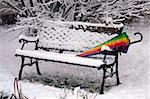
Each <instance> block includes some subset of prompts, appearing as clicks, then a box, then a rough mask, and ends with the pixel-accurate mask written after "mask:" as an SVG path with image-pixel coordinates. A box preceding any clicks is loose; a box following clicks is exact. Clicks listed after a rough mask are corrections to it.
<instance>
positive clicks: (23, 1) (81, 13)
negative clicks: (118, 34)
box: [1, 0, 150, 23]
mask: <svg viewBox="0 0 150 99" xmlns="http://www.w3.org/2000/svg"><path fill="white" fill-rule="evenodd" d="M12 1H13V2H12ZM1 2H3V3H5V4H7V5H10V6H12V7H13V8H14V9H15V10H17V11H18V12H19V15H20V16H25V17H33V16H34V17H35V16H36V17H40V18H41V17H42V18H43V17H45V18H48V19H51V20H65V21H90V22H97V23H99V22H103V21H104V22H108V21H113V22H114V21H122V20H124V19H129V18H132V17H138V18H142V12H144V11H148V10H150V1H149V0H15V1H14V0H2V1H1Z"/></svg>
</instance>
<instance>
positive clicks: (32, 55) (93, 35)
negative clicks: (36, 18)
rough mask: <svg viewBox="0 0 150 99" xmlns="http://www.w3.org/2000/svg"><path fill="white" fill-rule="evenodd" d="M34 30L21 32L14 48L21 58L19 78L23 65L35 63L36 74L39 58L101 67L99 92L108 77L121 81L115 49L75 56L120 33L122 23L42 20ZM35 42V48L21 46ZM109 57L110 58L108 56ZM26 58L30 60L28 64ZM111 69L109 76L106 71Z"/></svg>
mask: <svg viewBox="0 0 150 99" xmlns="http://www.w3.org/2000/svg"><path fill="white" fill-rule="evenodd" d="M39 27H40V28H39V29H38V31H37V33H36V34H37V35H35V37H33V36H27V35H24V34H22V35H20V36H19V42H20V43H22V46H21V48H20V49H17V50H16V54H15V55H16V56H20V57H21V69H20V71H19V76H18V78H19V79H21V75H22V71H23V68H24V66H31V65H33V64H35V66H36V69H37V73H38V74H39V75H41V72H40V70H39V66H38V65H39V63H38V61H39V60H45V61H52V62H59V63H66V64H73V65H76V66H84V67H90V68H95V69H97V70H101V69H102V70H103V79H102V83H101V89H100V94H103V93H104V83H105V79H106V78H107V77H112V76H114V75H116V82H117V85H119V84H120V80H119V74H118V53H119V52H118V51H109V50H105V49H103V50H102V51H101V53H99V54H98V55H94V56H91V57H80V56H77V55H78V54H79V53H82V52H84V51H86V50H88V49H90V48H93V47H95V46H97V45H99V44H100V43H103V42H104V41H106V40H108V39H110V38H112V37H115V36H116V35H119V34H120V33H121V32H122V29H123V24H96V23H85V22H63V21H50V20H45V21H43V22H42V24H41V26H39ZM27 43H35V49H33V50H30V49H24V46H25V44H27ZM109 56H110V57H109ZM25 59H29V60H30V61H28V63H27V62H26V61H25ZM109 70H110V71H111V73H110V75H108V74H107V72H108V71H109Z"/></svg>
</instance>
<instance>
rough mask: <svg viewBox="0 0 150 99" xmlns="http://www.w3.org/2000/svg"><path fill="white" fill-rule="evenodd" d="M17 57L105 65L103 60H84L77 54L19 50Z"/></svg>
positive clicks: (97, 65)
mask: <svg viewBox="0 0 150 99" xmlns="http://www.w3.org/2000/svg"><path fill="white" fill-rule="evenodd" d="M16 55H22V56H28V57H33V58H39V59H46V60H54V61H60V62H67V63H73V64H81V65H88V66H92V67H93V66H96V67H99V66H100V65H102V64H104V62H103V60H102V59H93V58H84V57H79V56H76V54H66V53H65V54H64V53H55V52H47V51H38V50H34V51H32V50H20V49H17V50H16Z"/></svg>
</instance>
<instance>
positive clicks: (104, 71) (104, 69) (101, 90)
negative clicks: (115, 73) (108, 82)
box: [100, 67, 106, 94]
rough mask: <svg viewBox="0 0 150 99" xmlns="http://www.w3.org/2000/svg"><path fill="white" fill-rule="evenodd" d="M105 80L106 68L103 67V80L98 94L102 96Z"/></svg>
mask: <svg viewBox="0 0 150 99" xmlns="http://www.w3.org/2000/svg"><path fill="white" fill-rule="evenodd" d="M105 78H106V68H105V67H103V80H102V84H101V89H100V94H104V84H105Z"/></svg>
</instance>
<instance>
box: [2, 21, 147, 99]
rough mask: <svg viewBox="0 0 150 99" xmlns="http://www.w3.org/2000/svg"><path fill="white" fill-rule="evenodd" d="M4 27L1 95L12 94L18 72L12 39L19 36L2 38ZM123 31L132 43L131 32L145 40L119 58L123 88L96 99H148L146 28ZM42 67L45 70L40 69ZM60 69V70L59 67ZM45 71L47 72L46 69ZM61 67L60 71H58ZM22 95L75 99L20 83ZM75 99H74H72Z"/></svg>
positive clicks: (53, 69)
mask: <svg viewBox="0 0 150 99" xmlns="http://www.w3.org/2000/svg"><path fill="white" fill-rule="evenodd" d="M6 29H7V28H6V27H0V91H4V92H6V93H10V94H11V93H12V92H13V81H14V78H15V77H16V76H17V75H18V70H19V69H20V60H19V57H18V58H16V57H15V56H14V54H15V50H16V49H17V48H18V46H19V42H18V40H17V39H14V38H15V37H16V36H17V35H18V34H19V33H17V32H11V33H7V34H4V31H5V30H6ZM124 31H127V32H128V35H129V36H130V39H131V40H136V39H138V37H137V36H134V35H133V33H134V32H137V31H139V32H141V33H142V34H143V36H144V39H143V41H142V42H141V43H138V44H134V45H132V46H130V48H129V51H128V54H127V55H121V56H120V58H119V73H120V79H121V82H122V84H121V85H119V86H114V87H112V88H111V89H110V90H109V91H107V92H105V94H104V95H97V96H96V99H146V98H147V99H149V98H150V96H149V95H148V94H150V91H148V88H150V84H148V82H149V81H148V79H149V80H150V70H149V68H148V66H149V65H150V63H149V61H150V58H149V55H150V54H149V51H150V47H149V46H150V39H149V38H148V36H149V32H150V26H149V25H144V24H143V25H142V24H141V25H139V24H134V25H133V26H126V27H125V29H124ZM41 64H42V66H41V65H40V69H41V71H42V73H44V74H57V73H60V71H62V70H63V72H64V73H66V74H67V73H70V71H71V73H70V74H74V75H76V76H79V77H85V76H91V77H93V78H94V77H97V75H98V74H99V72H100V71H95V70H91V69H86V70H85V69H84V68H81V69H79V67H72V68H71V69H70V68H68V67H67V66H66V65H64V64H63V65H62V66H60V65H61V64H56V63H51V62H50V63H47V65H49V66H46V65H45V64H46V63H43V62H42V63H41ZM43 65H44V66H43ZM58 65H59V66H58ZM45 67H46V68H45ZM60 67H62V68H60ZM24 71H25V73H24V75H26V74H31V75H32V74H34V73H36V71H35V69H34V67H31V68H25V70H24ZM21 85H22V91H23V94H24V95H26V96H27V97H29V98H30V99H33V98H35V97H36V99H39V98H40V99H46V98H47V99H60V98H61V97H63V96H64V94H65V93H67V95H68V99H76V97H74V96H73V95H72V91H71V90H66V91H67V92H65V91H64V90H65V89H60V88H55V87H51V86H48V85H43V84H41V83H38V82H34V83H33V82H32V83H30V82H29V81H26V80H24V81H21ZM148 96H149V97H148ZM73 97H74V98H73ZM89 99H91V98H89Z"/></svg>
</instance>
